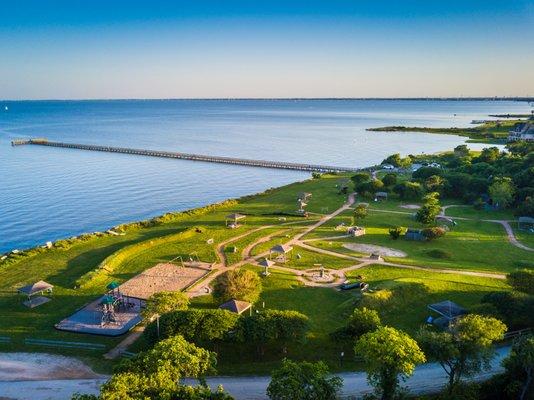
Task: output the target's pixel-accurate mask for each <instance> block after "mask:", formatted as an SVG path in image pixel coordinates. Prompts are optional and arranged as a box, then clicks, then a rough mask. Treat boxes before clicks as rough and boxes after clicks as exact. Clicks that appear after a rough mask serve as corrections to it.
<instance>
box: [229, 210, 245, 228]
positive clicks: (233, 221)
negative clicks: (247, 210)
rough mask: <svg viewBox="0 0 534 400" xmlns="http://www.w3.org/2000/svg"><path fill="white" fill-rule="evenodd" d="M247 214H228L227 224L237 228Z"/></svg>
mask: <svg viewBox="0 0 534 400" xmlns="http://www.w3.org/2000/svg"><path fill="white" fill-rule="evenodd" d="M246 217H247V216H246V215H243V214H238V213H233V214H228V215H227V216H226V220H225V224H226V226H227V227H229V228H237V227H238V226H239V221H242V220H244V219H245V218H246Z"/></svg>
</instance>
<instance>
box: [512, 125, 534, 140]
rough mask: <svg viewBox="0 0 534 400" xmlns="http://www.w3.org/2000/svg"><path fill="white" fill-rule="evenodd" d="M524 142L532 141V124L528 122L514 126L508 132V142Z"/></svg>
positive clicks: (533, 137)
mask: <svg viewBox="0 0 534 400" xmlns="http://www.w3.org/2000/svg"><path fill="white" fill-rule="evenodd" d="M519 140H525V141H527V142H531V141H534V124H532V123H530V122H522V123H519V124H516V125H515V126H514V127H513V129H511V130H510V131H509V132H508V141H509V142H517V141H519Z"/></svg>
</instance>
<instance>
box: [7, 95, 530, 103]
mask: <svg viewBox="0 0 534 400" xmlns="http://www.w3.org/2000/svg"><path fill="white" fill-rule="evenodd" d="M191 100H197V101H229V100H232V101H238V100H271V101H278V100H279V101H284V100H286V101H287V100H295V101H296V100H338V101H350V100H449V101H452V100H454V101H462V100H463V101H476V100H488V101H489V100H492V101H505V100H508V101H510V100H511V101H526V102H531V101H534V97H533V96H443V97H440V96H437V97H436V96H414V97H161V98H157V97H154V98H151V97H146V98H142V97H131V98H52V99H35V98H33V99H0V101H2V102H24V101H27V102H37V101H191Z"/></svg>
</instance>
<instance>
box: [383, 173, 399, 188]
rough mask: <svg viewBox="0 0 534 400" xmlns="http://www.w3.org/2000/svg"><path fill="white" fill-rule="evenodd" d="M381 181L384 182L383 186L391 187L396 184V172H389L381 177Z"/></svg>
mask: <svg viewBox="0 0 534 400" xmlns="http://www.w3.org/2000/svg"><path fill="white" fill-rule="evenodd" d="M382 182H383V183H384V186H386V187H391V186H393V185H395V184H397V174H395V173H393V172H390V173H388V174H386V175H384V177H383V178H382Z"/></svg>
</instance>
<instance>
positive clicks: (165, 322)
mask: <svg viewBox="0 0 534 400" xmlns="http://www.w3.org/2000/svg"><path fill="white" fill-rule="evenodd" d="M238 318H239V316H238V315H237V314H235V313H233V312H230V311H228V310H221V309H214V310H199V309H189V310H180V311H173V312H170V313H166V314H163V315H162V316H161V317H160V319H159V336H158V331H157V323H156V321H153V322H151V323H150V324H149V325H148V326H147V327H146V329H145V332H144V335H145V337H146V338H147V340H148V341H149V342H150V343H156V342H158V341H159V340H163V339H166V338H169V337H173V336H176V335H178V334H179V335H182V336H183V337H184V338H185V339H186V340H188V341H191V342H193V343H195V344H202V343H210V342H213V341H216V340H224V339H227V334H228V333H229V332H230V330H232V329H233V328H234V326H235V325H236V323H237V320H238Z"/></svg>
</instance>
